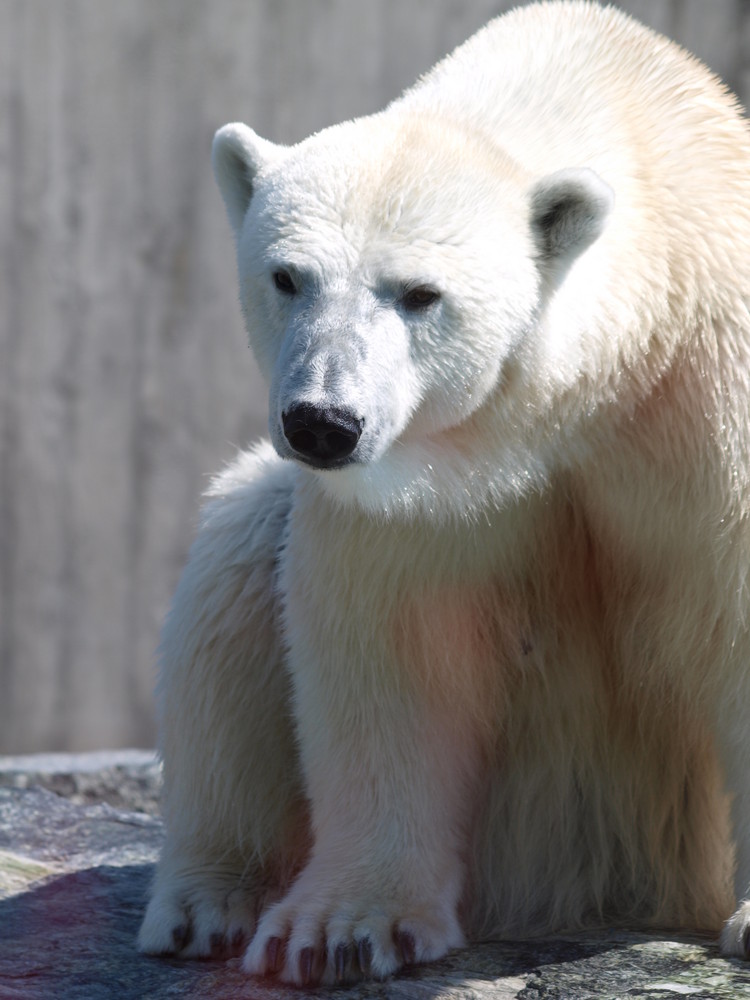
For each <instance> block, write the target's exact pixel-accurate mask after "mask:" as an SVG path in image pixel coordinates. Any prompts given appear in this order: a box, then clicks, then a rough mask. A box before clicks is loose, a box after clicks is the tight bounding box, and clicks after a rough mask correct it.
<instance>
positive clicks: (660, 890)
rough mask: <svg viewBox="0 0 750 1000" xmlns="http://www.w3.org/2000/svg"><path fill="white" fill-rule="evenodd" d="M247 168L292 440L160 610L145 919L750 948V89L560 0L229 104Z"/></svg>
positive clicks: (209, 523) (208, 928) (282, 961)
mask: <svg viewBox="0 0 750 1000" xmlns="http://www.w3.org/2000/svg"><path fill="white" fill-rule="evenodd" d="M213 162H214V169H215V174H216V178H217V180H218V184H219V187H220V189H221V193H222V195H223V198H224V201H225V203H226V208H227V212H228V216H229V221H230V223H231V225H232V227H233V230H234V234H235V237H236V243H237V255H238V263H239V280H240V294H241V303H242V308H243V311H244V315H245V319H246V322H247V328H248V331H249V336H250V341H251V344H252V347H253V349H254V352H255V356H256V357H257V360H258V363H259V365H260V368H261V371H262V373H263V375H264V377H265V379H266V380H267V382H268V386H269V395H270V416H269V427H270V442H264V443H261V444H259V445H258V446H257V447H256V448H255V449H253V450H252V451H249V452H247V453H245V454H242V455H240V457H239V458H238V459H237V460H236V462H235V463H234V464H233V465H231V467H229V468H228V469H227V470H226V471H225V472H224V473H223V474H221V475H220V476H219V477H218V478H217V479H216V480H215V481H214V482H213V485H212V486H211V489H210V491H209V498H208V501H207V503H206V506H205V509H204V512H203V516H202V523H201V527H200V530H199V533H198V536H197V539H196V541H195V543H194V546H193V548H192V551H191V554H190V558H189V562H188V565H187V568H186V569H185V572H184V575H183V578H182V581H181V583H180V584H179V587H178V590H177V593H176V597H175V600H174V605H173V608H172V610H171V613H170V615H169V617H168V620H167V622H166V625H165V628H164V634H163V642H162V647H161V675H160V685H159V703H160V712H161V727H162V729H161V733H162V736H161V752H162V755H163V759H164V775H165V801H164V810H165V818H166V824H167V839H166V844H165V847H164V850H163V855H162V858H161V861H160V864H159V866H158V870H157V874H156V877H155V882H154V886H153V891H152V898H151V901H150V904H149V906H148V910H147V912H146V916H145V919H144V922H143V926H142V929H141V932H140V947H141V948H142V949H143V950H144V951H146V952H151V953H170V952H171V953H179V954H181V955H185V956H208V955H215V956H219V955H224V954H227V953H231V952H236V951H238V950H240V949H242V950H244V967H245V969H246V970H247V971H248V972H249V973H254V974H258V975H269V976H275V977H277V978H278V979H279V980H281V981H285V982H290V983H297V984H302V985H307V984H312V983H317V982H324V983H332V982H346V981H350V980H353V979H356V978H358V977H362V976H364V977H367V976H373V977H383V976H387V975H389V974H391V973H393V972H394V971H396V970H398V969H399V968H400V967H402V966H403V965H409V964H411V963H414V962H425V961H429V960H433V959H437V958H439V957H440V956H442V955H444V954H445V953H446V952H447V951H448V950H450V949H454V948H459V947H461V946H462V944H463V943H464V942H465V941H466V940H467V939H477V938H481V937H482V936H486V935H504V936H508V937H510V936H519V935H531V934H549V933H552V932H556V931H562V930H566V931H567V930H571V929H574V928H578V927H582V926H585V925H596V924H602V923H607V924H611V923H615V922H617V923H625V924H629V925H637V926H645V927H655V926H658V927H685V928H688V927H689V928H704V929H714V930H716V931H717V932H718V931H719V929H720V928H721V927H722V925H724V929H723V931H722V937H721V942H722V947H723V950H724V952H725V953H726V954H728V955H738V956H745V957H747V955H748V951H750V930H749V928H750V903H748V902H747V901H745V902H743V900H745V899H746V897H747V892H748V885H749V884H750V634H749V633H748V619H749V618H750V604H749V597H750V594H749V592H748V585H749V573H748V571H749V569H750V414H749V413H748V409H749V407H750V314H749V312H748V309H749V301H750V300H749V296H750V142H749V140H748V130H747V126H746V124H745V122H744V121H743V119H742V117H741V114H740V111H739V109H738V107H737V104H736V102H735V100H734V98H733V97H732V96H731V95H730V94H729V93H727V91H726V90H725V89H724V87H723V86H722V85H721V84H720V83H719V82H718V81H717V80H716V79H715V78H714V77H713V76H712V75H711V74H710V73H709V72H708V71H707V70H706V69H705V68H704V67H703V66H702V65H700V64H699V63H698V62H697V61H696V60H695V59H693V58H692V57H690V56H689V55H687V54H686V53H684V52H683V51H682V50H680V49H679V48H678V47H677V46H675V45H673V44H672V43H670V42H669V41H667V40H666V39H664V38H661V37H659V36H658V35H656V34H654V33H652V32H651V31H649V30H647V29H645V28H644V27H642V26H640V25H639V24H638V23H636V22H634V21H633V20H631V19H629V18H628V17H626V16H625V15H623V14H622V13H620V12H618V11H617V10H615V9H613V8H607V9H604V8H600V7H598V6H596V5H593V4H589V3H583V2H575V0H574V2H552V3H542V4H531V5H528V6H525V7H522V8H520V9H517V10H515V11H513V12H512V13H509V14H507V15H504V16H502V17H501V18H499V19H497V20H495V21H492V22H491V23H490V24H489V25H488V26H487V27H485V28H484V29H483V30H482V31H480V32H479V33H478V34H477V35H476V36H474V37H473V38H472V39H470V40H469V41H468V42H466V43H465V44H464V45H463V46H462V47H461V48H459V49H458V50H457V51H456V52H455V53H454V54H453V55H452V56H450V57H449V58H447V59H445V60H444V61H443V62H441V63H440V64H439V65H438V66H437V67H436V68H435V69H433V70H432V71H431V72H430V73H428V74H427V75H426V76H425V77H424V78H423V79H422V80H421V81H420V82H419V83H418V84H417V85H416V86H415V87H414V88H413V89H411V90H409V91H407V92H406V93H405V95H404V96H403V97H401V98H400V99H398V100H396V101H395V102H394V103H393V104H391V105H390V106H389V107H388V108H387V109H386V110H385V111H383V112H382V113H380V114H375V115H373V116H370V117H367V118H363V119H359V120H355V121H349V122H346V123H344V124H341V125H337V126H335V127H332V128H329V129H326V130H325V131H323V132H321V133H319V134H317V135H314V136H312V137H311V138H309V139H306V140H305V141H303V142H301V143H299V144H298V145H295V146H292V147H282V146H279V145H276V144H273V143H271V142H268V141H265V140H263V139H261V138H259V137H258V136H257V135H255V133H254V132H252V131H251V130H250V129H249V128H248V127H246V126H245V125H241V124H234V125H228V126H226V127H225V128H223V129H221V130H220V131H219V132H218V133H217V136H216V139H215V142H214V153H213ZM733 876H734V885H732V879H733ZM737 906H738V907H739V908H738V909H736V912H735V913H734V916H732V915H731V914H732V911H733V909H734V908H735V907H737Z"/></svg>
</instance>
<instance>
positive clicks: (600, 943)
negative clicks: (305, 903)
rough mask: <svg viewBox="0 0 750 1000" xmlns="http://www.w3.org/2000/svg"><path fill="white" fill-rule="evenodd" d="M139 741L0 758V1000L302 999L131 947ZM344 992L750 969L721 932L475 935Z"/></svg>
mask: <svg viewBox="0 0 750 1000" xmlns="http://www.w3.org/2000/svg"><path fill="white" fill-rule="evenodd" d="M159 781H160V774H159V768H158V765H157V763H156V761H155V760H154V758H153V756H152V755H151V754H147V753H141V752H126V753H107V754H85V755H51V756H50V755H45V756H30V757H21V758H9V757H4V758H3V757H0V1000H15V998H23V1000H100V998H101V1000H112V998H115V997H116V998H118V1000H167V998H172V997H190V998H196V1000H197V998H210V1000H214V998H215V1000H239V998H242V1000H248V998H256V997H257V998H260V1000H264V998H265V1000H292V998H294V1000H299V998H300V997H301V996H303V995H304V993H303V991H300V990H291V989H284V988H280V987H277V986H274V985H271V984H265V983H260V982H258V981H256V980H250V979H248V977H247V976H246V975H244V974H243V973H242V971H241V969H240V963H239V960H238V959H232V960H230V961H228V962H178V961H173V960H169V959H155V958H146V957H144V956H142V955H139V954H138V953H137V952H136V950H135V943H134V942H135V935H136V932H137V929H138V924H139V921H140V917H141V913H142V911H143V907H144V903H145V898H146V892H147V888H148V884H149V879H150V877H151V872H152V868H153V864H154V861H155V859H156V857H157V855H158V851H159V846H160V844H161V841H162V837H163V830H162V825H161V821H160V820H159V818H158V815H157V813H158V795H159ZM314 994H315V995H316V996H319V997H324V996H325V997H332V998H338V1000H344V998H348V1000H364V998H393V1000H484V998H487V1000H489V998H492V1000H619V998H626V997H627V998H631V997H633V998H635V997H637V998H640V1000H656V998H659V1000H667V998H676V997H692V998H693V1000H706V998H726V1000H743V998H748V1000H750V967H748V966H747V965H744V964H743V963H740V962H737V961H727V960H725V959H722V958H721V957H720V956H719V953H718V950H717V948H716V945H715V943H714V942H713V941H710V940H706V939H705V938H699V937H692V936H689V935H646V934H641V933H631V932H624V931H608V932H606V931H605V932H599V933H596V934H591V933H589V934H583V935H576V936H569V937H564V938H556V939H554V940H544V941H533V942H529V941H524V942H513V943H507V942H504V943H492V944H484V945H479V946H475V947H473V948H471V949H469V950H467V951H463V952H460V953H456V954H454V955H451V956H449V957H448V958H447V959H445V960H444V961H442V962H438V963H435V964H434V965H431V966H425V967H422V968H415V969H413V970H411V971H409V972H408V973H407V974H404V975H402V976H399V977H398V978H395V979H392V980H389V981H387V982H384V983H368V984H363V985H361V986H358V987H354V988H351V989H347V990H328V991H326V990H316V991H314Z"/></svg>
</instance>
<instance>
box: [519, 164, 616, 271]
mask: <svg viewBox="0 0 750 1000" xmlns="http://www.w3.org/2000/svg"><path fill="white" fill-rule="evenodd" d="M529 203H530V211H531V232H532V235H533V238H534V241H535V243H536V246H537V252H538V255H539V260H540V263H542V265H543V266H545V265H546V267H547V269H550V270H551V271H552V273H553V274H556V275H558V276H559V275H560V274H561V272H564V271H565V270H566V269H567V268H568V266H569V265H570V264H572V263H573V261H574V260H575V258H576V257H578V256H579V254H581V253H583V251H584V250H585V249H586V248H587V247H589V246H590V245H591V244H592V243H593V242H594V240H596V239H598V238H599V236H601V234H602V232H603V231H604V226H605V224H606V221H607V216H608V215H609V213H610V212H611V210H612V208H613V206H614V203H615V194H614V191H613V190H612V188H611V187H610V186H609V184H607V183H606V182H605V181H603V180H602V179H601V177H600V176H599V175H598V174H597V173H594V171H593V170H589V169H588V168H587V167H581V168H579V169H570V170H557V171H555V173H553V174H548V175H547V176H546V177H543V178H542V179H541V180H540V181H538V182H537V183H536V184H535V185H534V186H533V188H532V189H531V194H530V199H529Z"/></svg>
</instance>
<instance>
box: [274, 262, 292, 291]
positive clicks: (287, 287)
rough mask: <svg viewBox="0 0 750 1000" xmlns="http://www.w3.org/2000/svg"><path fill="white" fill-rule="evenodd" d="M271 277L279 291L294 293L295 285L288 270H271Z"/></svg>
mask: <svg viewBox="0 0 750 1000" xmlns="http://www.w3.org/2000/svg"><path fill="white" fill-rule="evenodd" d="M272 278H273V283H274V285H275V286H276V289H277V290H278V291H279V292H282V293H283V294H284V295H296V293H297V286H296V285H295V284H294V280H293V278H292V276H291V274H290V273H289V272H288V271H285V270H283V268H279V270H277V271H274V272H273V275H272Z"/></svg>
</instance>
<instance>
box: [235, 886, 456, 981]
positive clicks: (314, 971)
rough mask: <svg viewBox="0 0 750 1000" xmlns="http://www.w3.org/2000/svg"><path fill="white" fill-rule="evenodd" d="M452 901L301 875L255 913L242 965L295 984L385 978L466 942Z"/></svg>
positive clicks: (257, 972)
mask: <svg viewBox="0 0 750 1000" xmlns="http://www.w3.org/2000/svg"><path fill="white" fill-rule="evenodd" d="M349 885H351V883H349ZM453 909H454V908H453V907H452V906H446V905H445V903H444V901H442V900H440V899H435V900H429V901H409V900H404V899H398V893H396V894H394V897H393V898H388V897H386V896H385V895H384V894H382V893H373V892H370V893H365V894H363V895H362V896H361V897H358V896H356V895H355V894H354V893H351V892H347V891H345V890H340V891H336V890H335V889H326V888H323V887H320V888H318V889H315V888H314V887H311V886H305V887H304V888H303V887H302V886H300V884H299V883H298V885H297V886H295V887H293V888H292V890H291V891H290V892H289V894H288V895H287V896H286V897H285V898H284V899H282V900H281V901H280V902H279V903H276V904H275V905H274V906H272V907H271V908H270V909H269V910H268V911H267V912H266V913H265V914H264V915H263V917H262V918H261V920H260V921H259V924H258V930H257V932H256V934H255V937H254V938H253V941H252V942H251V944H250V947H249V948H248V950H247V952H246V955H245V958H244V962H243V966H244V968H245V970H246V971H248V972H250V973H252V974H254V975H258V976H275V977H276V978H278V979H279V980H281V981H282V982H287V983H292V984H295V985H297V986H313V985H318V984H321V983H322V984H325V985H332V984H341V983H346V982H352V981H355V980H357V979H363V978H364V979H369V978H372V979H384V978H386V977H387V976H390V975H392V974H393V973H394V972H397V971H398V970H399V969H400V968H402V967H404V966H408V965H413V964H416V963H420V962H430V961H434V960H436V959H438V958H442V957H443V956H444V955H445V954H446V953H447V952H448V951H450V950H452V949H453V948H460V947H462V946H463V944H464V937H463V934H462V932H461V929H460V927H459V924H458V921H457V919H456V916H455V913H454V912H453Z"/></svg>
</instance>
